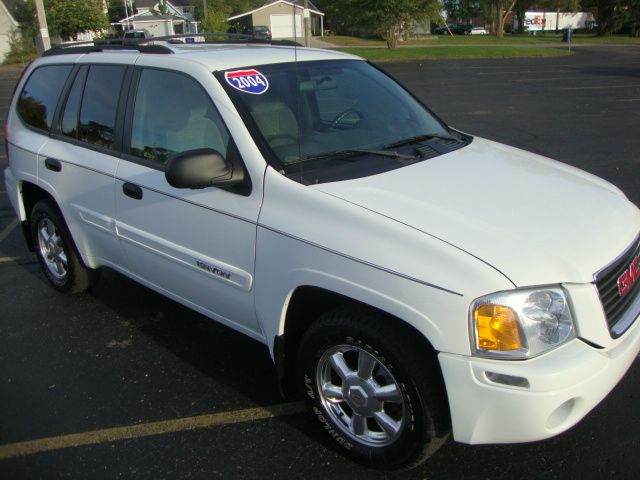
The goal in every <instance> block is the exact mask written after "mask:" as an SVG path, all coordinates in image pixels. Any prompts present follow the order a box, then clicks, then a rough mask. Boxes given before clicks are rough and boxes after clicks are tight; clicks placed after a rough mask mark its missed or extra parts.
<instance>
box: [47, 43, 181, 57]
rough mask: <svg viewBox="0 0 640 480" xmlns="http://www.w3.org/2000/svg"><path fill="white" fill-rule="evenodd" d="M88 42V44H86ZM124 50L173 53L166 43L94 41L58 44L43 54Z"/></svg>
mask: <svg viewBox="0 0 640 480" xmlns="http://www.w3.org/2000/svg"><path fill="white" fill-rule="evenodd" d="M85 44H87V45H85ZM110 50H113V51H122V50H130V51H133V52H140V53H162V54H166V53H173V50H171V49H170V48H169V47H166V46H164V45H109V44H107V45H100V44H98V45H94V44H93V42H79V43H75V44H73V45H72V46H69V47H64V46H60V45H56V46H55V47H53V48H51V49H49V50H47V51H46V52H44V53H43V54H42V56H43V57H51V56H54V55H72V54H74V53H92V52H105V51H110Z"/></svg>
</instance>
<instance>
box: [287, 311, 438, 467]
mask: <svg viewBox="0 0 640 480" xmlns="http://www.w3.org/2000/svg"><path fill="white" fill-rule="evenodd" d="M394 326H396V328H394ZM427 358H428V353H427V352H421V351H420V349H419V347H418V346H417V345H416V344H414V342H413V340H412V339H411V338H410V337H409V336H408V335H403V334H402V332H401V330H400V329H398V328H397V325H395V323H394V321H393V320H392V319H390V318H387V317H384V316H382V315H377V314H376V313H375V312H370V311H367V310H364V309H359V308H345V307H342V308H339V309H337V310H335V311H333V312H330V313H329V314H326V315H323V316H322V317H320V318H319V319H318V320H317V321H316V322H315V323H314V324H313V325H312V326H311V327H310V328H309V330H308V331H307V332H306V333H305V335H304V337H303V339H302V342H301V345H300V350H299V356H298V376H299V383H300V387H301V389H302V392H303V394H304V396H305V398H306V400H307V403H308V405H309V407H310V408H311V410H312V412H313V414H314V416H315V417H316V418H317V420H318V421H319V422H320V423H321V425H322V427H323V428H324V430H325V431H327V433H329V435H330V436H331V437H332V438H333V439H334V440H335V442H336V443H337V444H338V445H339V446H340V447H341V450H343V451H344V452H345V453H347V454H348V455H349V456H351V457H352V458H354V459H355V460H357V461H359V462H361V463H364V464H367V465H370V466H377V467H383V468H400V467H405V468H406V467H409V468H411V467H414V466H417V465H419V464H420V463H422V462H423V461H425V460H426V459H427V458H428V457H429V456H430V455H431V454H433V453H434V452H435V451H436V450H437V448H438V447H439V446H440V445H441V444H442V443H443V440H442V438H438V437H437V433H436V431H437V429H436V424H437V422H440V424H442V423H443V422H446V420H445V419H444V417H443V416H444V412H443V408H442V402H441V401H440V397H439V396H440V394H441V393H442V390H441V389H442V388H443V387H442V382H441V378H440V376H439V372H435V371H434V369H433V368H430V367H433V366H434V365H433V363H434V362H431V361H429V360H428V359H427Z"/></svg>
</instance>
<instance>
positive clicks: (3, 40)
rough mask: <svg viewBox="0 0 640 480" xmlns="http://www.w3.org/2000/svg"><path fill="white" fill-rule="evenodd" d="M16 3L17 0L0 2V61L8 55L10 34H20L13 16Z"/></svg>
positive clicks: (0, 0)
mask: <svg viewBox="0 0 640 480" xmlns="http://www.w3.org/2000/svg"><path fill="white" fill-rule="evenodd" d="M18 3H19V0H0V61H2V60H4V58H5V57H6V55H7V53H9V49H10V41H11V35H12V33H13V32H15V33H16V34H18V35H19V34H20V31H19V27H20V25H19V24H18V22H17V21H16V19H15V18H14V16H13V14H14V12H15V9H16V8H17V6H18Z"/></svg>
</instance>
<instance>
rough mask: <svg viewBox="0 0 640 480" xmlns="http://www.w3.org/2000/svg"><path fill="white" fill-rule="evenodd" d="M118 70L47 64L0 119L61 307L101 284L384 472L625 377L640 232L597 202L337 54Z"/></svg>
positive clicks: (563, 412) (556, 410)
mask: <svg viewBox="0 0 640 480" xmlns="http://www.w3.org/2000/svg"><path fill="white" fill-rule="evenodd" d="M120 48H121V49H120V50H109V49H107V48H106V47H105V48H104V49H100V48H82V47H80V48H72V49H67V50H61V51H54V52H50V53H52V54H50V55H47V56H45V57H44V58H42V59H39V60H37V61H35V62H34V63H33V64H32V65H30V66H29V67H28V68H27V70H26V71H25V74H24V76H23V78H22V79H21V80H20V82H19V83H18V86H17V90H16V94H15V98H14V99H13V101H12V103H11V108H10V113H9V118H8V135H7V138H8V155H9V158H10V166H9V168H8V169H7V171H6V186H7V191H8V193H9V196H10V198H11V202H12V204H13V207H14V208H15V211H16V213H17V215H18V216H19V218H20V221H21V222H22V225H23V227H24V231H25V234H26V239H27V242H28V243H29V245H30V247H32V248H33V249H34V250H35V252H36V255H37V257H38V259H39V261H40V264H41V265H42V269H43V271H44V274H45V275H46V276H47V277H48V279H49V280H50V282H51V284H52V285H53V286H54V287H55V288H57V289H58V290H61V291H67V292H78V291H81V290H83V289H85V288H87V287H88V286H90V284H91V282H92V281H93V280H94V279H95V277H96V273H97V271H98V270H99V269H100V268H101V267H109V268H113V269H115V270H117V271H119V272H121V273H123V274H124V275H126V276H128V277H131V278H133V279H135V280H137V281H139V282H140V283H142V284H144V285H146V286H148V287H149V288H152V289H154V290H156V291H158V292H161V293H162V294H164V295H166V296H168V297H170V298H172V299H174V300H176V301H178V302H180V303H182V304H184V305H187V306H189V307H191V308H193V309H194V310H196V311H198V312H201V313H203V314H204V315H207V316H208V317H210V318H212V319H214V320H216V321H218V322H221V323H223V324H225V325H228V326H230V327H231V328H234V329H236V330H238V331H240V332H242V333H244V334H246V335H249V336H250V337H252V338H254V339H257V340H259V341H261V342H263V343H264V344H266V345H267V346H268V348H269V350H270V352H271V354H272V357H273V360H274V362H275V364H276V368H277V371H278V373H279V376H280V379H281V384H282V388H283V390H284V391H285V392H286V391H290V389H291V386H292V383H293V384H294V385H295V384H296V383H297V387H298V389H299V391H300V392H301V393H302V395H303V396H304V397H305V398H306V400H307V401H308V403H309V406H310V409H311V410H312V412H313V414H314V415H315V417H316V418H317V419H318V421H319V423H320V424H321V426H322V428H324V429H325V430H326V431H327V432H328V434H329V435H330V436H331V437H332V438H333V439H335V441H336V442H337V444H338V445H339V446H340V447H339V448H341V449H342V450H344V451H345V452H347V453H349V454H350V455H352V456H353V457H354V458H356V459H358V460H360V461H362V462H366V463H369V464H372V465H377V466H385V467H397V466H407V465H416V464H418V463H420V461H422V460H424V459H425V458H427V456H428V455H429V453H430V452H432V451H433V450H434V449H435V448H436V447H437V446H438V445H439V444H440V443H441V440H442V439H444V438H446V436H447V435H448V433H449V432H451V433H452V435H453V438H454V439H455V440H457V441H460V442H464V443H470V444H482V443H503V442H526V441H531V440H538V439H543V438H547V437H550V436H552V435H555V434H558V433H560V432H562V431H565V430H567V429H568V428H570V427H571V426H572V425H574V424H575V423H576V422H578V421H579V420H580V419H581V418H582V417H584V416H585V415H586V414H587V413H588V412H589V411H590V410H591V409H592V408H593V407H594V406H595V405H596V404H598V402H600V401H601V400H602V399H603V398H604V397H605V396H606V395H607V393H608V392H609V391H610V390H611V389H612V388H613V387H614V386H615V385H616V383H617V382H618V381H619V380H620V378H621V377H622V376H623V375H624V373H625V372H626V371H627V369H628V368H629V366H630V365H631V364H632V362H634V360H635V359H636V357H637V355H638V352H639V350H640V322H639V321H636V318H637V317H638V315H639V313H640V295H639V289H640V287H639V285H640V282H638V281H637V280H638V278H640V265H639V257H638V253H639V250H640V240H639V233H640V215H639V211H638V209H637V208H636V207H635V206H634V205H633V204H632V203H630V202H629V201H628V200H627V199H626V197H625V196H624V195H623V194H622V193H621V192H620V191H619V190H618V189H617V188H615V187H614V186H612V185H610V184H609V183H607V182H605V181H603V180H601V179H599V178H596V177H594V176H592V175H590V174H587V173H585V172H582V171H579V170H577V169H575V168H572V167H569V166H567V165H564V164H562V163H557V162H555V161H552V160H549V159H547V158H543V157H540V156H538V155H534V154H531V153H528V152H524V151H521V150H517V149H515V148H511V147H507V146H504V145H500V144H497V143H493V142H490V141H487V140H483V139H481V138H477V137H471V136H469V135H467V134H463V133H461V132H458V131H456V130H453V129H451V128H449V127H447V126H446V125H445V124H444V123H442V122H441V121H440V120H439V119H438V118H437V117H435V116H434V115H433V114H432V113H431V112H430V111H429V110H428V109H427V108H426V107H425V106H424V105H422V104H421V103H420V102H419V101H418V100H417V99H416V98H414V97H413V96H412V95H411V94H410V93H408V92H407V91H406V90H405V89H404V88H403V87H402V86H401V85H399V84H398V83H396V82H395V81H394V80H393V79H391V78H390V77H388V76H387V75H386V74H384V73H382V72H381V71H379V70H378V69H376V68H375V67H374V66H372V65H370V64H368V63H367V62H365V61H362V60H361V59H359V58H357V57H353V56H350V55H346V54H341V53H336V52H330V51H321V50H314V49H302V48H296V47H273V46H268V45H208V46H202V45H155V46H151V47H139V48H133V47H129V48H124V47H120ZM238 354H240V352H239V353H238Z"/></svg>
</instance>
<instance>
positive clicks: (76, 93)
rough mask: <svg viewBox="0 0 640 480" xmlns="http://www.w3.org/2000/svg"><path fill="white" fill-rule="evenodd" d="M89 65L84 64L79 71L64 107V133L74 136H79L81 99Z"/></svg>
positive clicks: (62, 127)
mask: <svg viewBox="0 0 640 480" xmlns="http://www.w3.org/2000/svg"><path fill="white" fill-rule="evenodd" d="M88 70H89V67H88V66H86V65H84V66H83V67H81V68H80V70H79V71H78V74H77V75H76V78H75V80H74V81H73V85H72V86H71V90H70V91H69V96H68V97H67V104H66V105H65V107H64V113H63V114H62V126H61V129H62V134H63V135H66V136H68V137H72V138H78V115H80V101H81V100H82V91H83V90H84V83H85V81H86V80H87V71H88Z"/></svg>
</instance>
